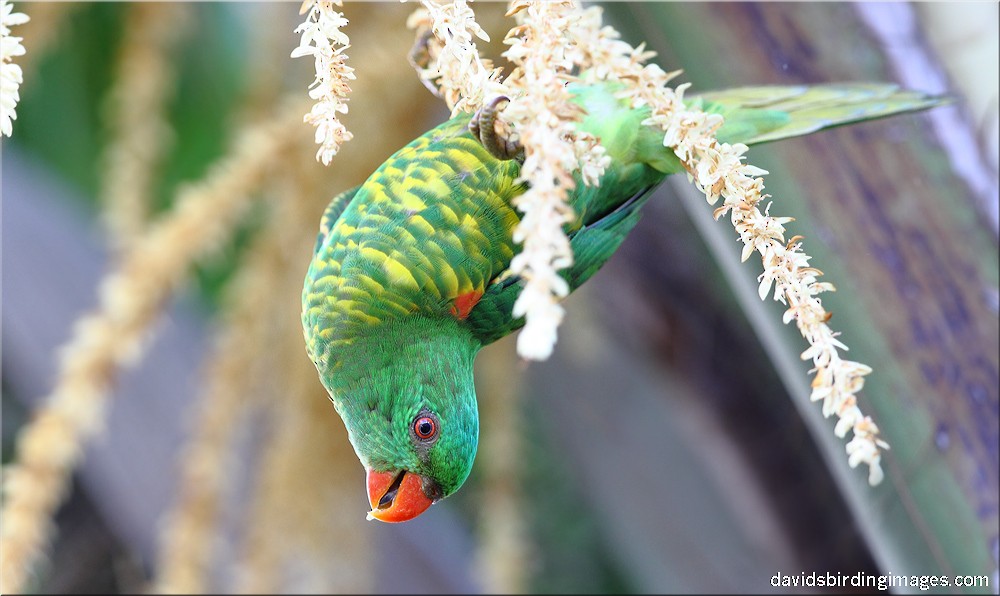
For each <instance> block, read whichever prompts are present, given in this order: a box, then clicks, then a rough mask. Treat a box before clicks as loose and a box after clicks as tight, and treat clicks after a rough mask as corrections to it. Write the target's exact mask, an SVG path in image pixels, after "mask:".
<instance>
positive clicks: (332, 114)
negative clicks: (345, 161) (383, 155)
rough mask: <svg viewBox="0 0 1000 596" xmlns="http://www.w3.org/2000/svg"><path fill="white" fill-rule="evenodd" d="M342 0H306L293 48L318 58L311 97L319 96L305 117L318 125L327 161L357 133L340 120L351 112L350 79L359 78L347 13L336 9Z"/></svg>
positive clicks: (321, 152) (321, 153)
mask: <svg viewBox="0 0 1000 596" xmlns="http://www.w3.org/2000/svg"><path fill="white" fill-rule="evenodd" d="M334 5H336V6H341V5H342V4H341V0H305V2H303V3H302V10H301V11H300V14H305V13H306V12H308V15H307V16H306V20H305V22H303V23H302V24H301V25H299V26H298V27H296V28H295V32H296V33H301V34H302V38H301V41H300V42H299V45H298V47H296V48H295V49H294V50H292V58H299V57H301V56H313V57H314V58H315V61H316V80H314V81H313V82H312V84H311V85H310V86H309V97H311V98H313V99H314V100H316V103H315V104H313V107H312V109H311V110H310V111H309V113H308V114H306V116H305V118H304V120H305V121H306V122H308V123H310V124H312V125H313V126H315V127H316V143H318V144H319V145H320V148H319V150H318V151H317V152H316V159H318V160H320V161H322V162H323V164H324V165H330V160H332V159H333V156H334V155H336V154H337V151H339V150H340V146H341V145H343V144H344V143H346V142H347V141H350V140H351V139H352V138H353V136H354V135H352V134H351V133H350V131H348V130H347V128H346V127H344V125H343V123H341V122H340V114H346V113H347V100H348V94H349V93H350V92H351V88H350V86H349V85H348V81H351V80H353V79H354V78H355V76H354V69H353V68H351V67H350V66H347V54H345V53H344V50H346V49H347V48H349V47H350V39H348V37H347V35H346V34H345V33H344V32H343V31H341V30H340V29H341V27H343V26H344V25H346V24H347V19H345V18H344V15H343V13H341V12H338V11H336V10H335V9H334Z"/></svg>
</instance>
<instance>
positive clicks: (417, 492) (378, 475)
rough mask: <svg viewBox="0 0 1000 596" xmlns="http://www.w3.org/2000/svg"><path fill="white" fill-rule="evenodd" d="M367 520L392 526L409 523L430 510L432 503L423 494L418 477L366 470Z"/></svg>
mask: <svg viewBox="0 0 1000 596" xmlns="http://www.w3.org/2000/svg"><path fill="white" fill-rule="evenodd" d="M367 481H368V502H369V503H371V506H372V510H371V511H370V512H368V519H377V520H379V521H384V522H389V523H396V522H404V521H408V520H411V519H413V518H415V517H417V516H418V515H420V514H421V513H423V512H424V511H427V508H428V507H430V506H431V505H432V504H433V503H434V500H433V499H431V498H430V497H428V496H427V495H426V494H424V488H423V478H421V477H420V476H419V475H418V474H413V473H411V472H407V471H406V470H401V471H399V472H394V471H390V472H376V471H374V470H368V478H367Z"/></svg>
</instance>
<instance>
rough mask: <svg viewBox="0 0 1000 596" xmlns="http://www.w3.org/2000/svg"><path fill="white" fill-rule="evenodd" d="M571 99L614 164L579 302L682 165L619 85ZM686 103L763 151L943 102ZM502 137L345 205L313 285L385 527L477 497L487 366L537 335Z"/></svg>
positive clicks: (315, 263)
mask: <svg viewBox="0 0 1000 596" xmlns="http://www.w3.org/2000/svg"><path fill="white" fill-rule="evenodd" d="M570 89H571V91H572V93H573V96H574V101H576V102H577V103H578V104H579V105H580V106H582V107H583V108H584V109H585V110H586V114H585V116H584V117H583V119H582V121H581V122H580V123H579V127H580V128H581V129H582V130H584V131H587V132H589V133H591V134H593V135H594V136H595V137H597V138H598V139H599V140H600V142H601V144H602V145H603V146H604V147H605V149H606V150H607V154H608V155H609V156H610V157H611V165H610V166H609V167H608V168H607V169H606V171H605V174H604V176H603V178H602V179H601V181H600V185H599V186H585V185H583V184H582V183H579V181H578V184H577V186H576V189H575V190H574V191H573V192H572V194H571V196H570V204H571V206H572V208H573V211H574V213H575V220H574V221H572V222H571V223H569V224H567V225H566V226H565V229H566V231H567V233H568V236H569V237H570V239H571V246H572V248H573V255H574V263H573V265H572V266H571V267H570V268H568V269H566V270H564V271H563V272H562V275H563V276H564V278H565V279H566V281H567V282H568V284H569V286H570V288H571V290H572V289H575V288H577V287H579V286H580V284H582V283H583V282H585V281H586V280H587V279H588V278H590V276H591V275H593V274H594V273H595V272H596V271H597V270H598V269H599V268H600V267H601V266H602V265H603V264H604V263H605V262H606V261H607V260H608V259H609V258H610V257H611V255H612V254H613V253H614V252H615V250H617V249H618V247H619V246H620V245H621V243H622V241H623V240H624V239H625V236H626V235H627V234H628V232H629V231H630V230H631V229H632V228H633V227H634V226H635V224H636V223H637V222H638V220H639V217H640V214H641V212H642V207H643V205H644V204H645V202H646V200H647V199H648V197H649V196H650V191H651V190H652V189H653V188H654V187H656V186H657V185H658V184H660V183H661V182H662V181H663V179H664V178H665V177H666V176H667V175H669V174H674V173H677V172H682V171H684V170H683V167H682V165H681V164H680V162H679V161H678V159H677V158H676V157H675V156H674V153H673V151H672V149H671V148H669V147H664V146H663V144H662V139H663V132H662V130H660V129H658V128H656V127H653V126H646V125H643V124H642V122H643V120H644V119H645V118H646V117H647V116H648V114H649V109H648V108H645V109H632V108H630V107H629V106H628V105H627V104H626V103H625V101H624V100H621V99H618V98H616V96H615V93H614V89H613V88H612V87H611V85H610V84H597V85H583V84H574V85H571V86H570ZM688 101H701V102H703V103H702V108H703V109H705V110H706V111H714V112H718V113H721V114H722V115H723V116H724V117H725V123H724V125H723V126H722V128H720V129H719V130H718V131H717V137H718V139H719V140H720V141H722V142H728V143H744V144H748V145H749V144H754V143H762V142H766V141H773V140H777V139H783V138H788V137H793V136H798V135H803V134H808V133H811V132H814V131H817V130H820V129H822V128H828V127H832V126H837V125H841V124H847V123H850V122H856V121H861V120H869V119H873V118H879V117H883V116H888V115H891V114H897V113H901V112H908V111H913V110H919V109H924V108H927V107H931V106H933V105H936V104H938V103H940V100H938V99H937V98H933V97H928V96H926V95H923V94H920V93H913V92H905V91H899V90H897V89H896V87H894V86H892V85H882V84H845V85H828V86H812V87H808V86H799V87H752V88H741V89H733V90H729V91H722V92H716V93H708V94H703V95H702V96H700V97H696V98H693V99H689V100H688ZM470 121H473V122H475V124H474V125H473V126H472V130H471V131H470ZM480 124H482V126H480ZM492 126H493V122H492V120H491V121H490V122H488V123H479V122H478V118H476V119H474V118H473V117H472V116H470V115H468V114H463V115H459V116H456V117H454V118H452V119H451V120H449V121H447V122H445V123H444V124H441V125H440V126H438V127H436V128H434V129H432V130H430V131H428V132H427V133H425V134H424V135H422V136H421V137H419V138H418V139H416V140H415V141H413V142H412V143H410V144H409V145H407V146H406V147H404V148H402V149H401V150H399V151H398V152H396V154H394V155H393V156H392V157H390V158H389V159H388V160H387V161H386V162H385V163H384V164H382V166H381V167H379V168H378V169H377V170H376V171H375V173H374V174H372V175H371V177H369V178H368V180H366V181H365V182H364V183H363V184H362V185H361V186H359V187H356V188H354V189H352V190H349V191H347V192H345V193H342V194H340V195H338V196H336V197H335V198H334V199H333V200H332V201H331V202H330V206H329V207H328V208H327V210H326V213H325V214H324V215H323V219H322V223H321V226H320V233H319V238H318V239H317V242H316V249H315V255H314V257H313V260H312V263H311V265H310V267H309V272H308V274H307V276H306V279H305V287H304V290H303V295H302V302H303V311H302V324H303V329H304V332H305V338H306V344H307V348H308V352H309V355H310V357H311V358H312V360H313V362H314V363H315V364H316V368H317V369H318V370H319V375H320V378H321V380H322V382H323V384H324V385H325V386H326V388H327V390H328V391H329V393H330V396H331V399H332V400H333V404H334V406H335V407H336V410H337V412H338V413H339V414H340V415H341V417H342V418H343V420H344V424H345V425H346V427H347V431H348V434H349V436H350V440H351V443H352V444H353V446H354V449H355V451H356V452H357V454H358V457H359V458H360V460H361V463H362V464H363V465H364V467H365V469H366V470H367V484H368V496H369V501H370V503H371V507H372V511H371V516H372V517H374V518H376V519H379V520H382V521H387V522H399V521H406V520H408V519H412V518H414V517H416V516H417V515H419V514H420V513H422V512H423V511H425V510H426V509H427V508H428V507H429V506H430V505H431V504H432V503H434V502H435V501H438V500H440V499H443V498H444V497H447V496H449V495H451V494H452V493H454V492H455V491H457V490H458V488H459V487H461V486H462V483H463V482H464V481H465V479H466V478H467V477H468V475H469V472H470V470H471V469H472V462H473V459H474V458H475V454H476V446H477V444H478V438H479V414H478V411H477V407H476V394H475V388H474V385H473V368H472V366H473V360H474V359H475V357H476V354H477V353H478V351H479V349H480V348H482V347H483V346H485V345H486V344H489V343H491V342H493V341H496V340H497V339H499V338H501V337H503V336H505V335H507V334H509V333H511V332H513V331H515V330H517V329H518V328H519V327H520V326H521V325H522V324H523V320H520V319H515V318H513V317H512V315H511V311H512V307H513V304H514V301H515V299H516V298H517V295H518V292H519V290H520V287H521V283H520V282H521V280H520V279H519V278H518V277H516V276H512V275H510V274H509V272H507V270H508V266H509V265H510V261H511V258H512V257H513V256H514V254H515V253H516V252H517V251H518V249H519V247H518V246H517V245H516V244H515V242H514V241H513V240H512V231H513V229H514V227H515V226H516V225H517V224H518V222H519V214H518V212H517V211H516V210H515V209H514V207H512V205H511V199H513V198H514V197H515V196H517V195H518V194H520V193H522V192H524V190H525V187H524V186H523V185H521V184H519V183H518V182H517V178H518V174H519V171H520V167H521V165H520V162H519V161H518V159H516V158H515V159H502V158H500V157H497V156H496V155H501V154H502V151H500V150H497V149H495V148H494V147H491V144H495V143H496V139H495V138H493V137H491V136H490V134H489V133H490V132H492V131H493V128H492ZM473 132H475V133H479V134H480V136H478V137H477V136H476V135H475V134H473ZM484 145H485V146H484ZM487 147H489V148H490V150H488V148H487ZM505 272H506V273H505Z"/></svg>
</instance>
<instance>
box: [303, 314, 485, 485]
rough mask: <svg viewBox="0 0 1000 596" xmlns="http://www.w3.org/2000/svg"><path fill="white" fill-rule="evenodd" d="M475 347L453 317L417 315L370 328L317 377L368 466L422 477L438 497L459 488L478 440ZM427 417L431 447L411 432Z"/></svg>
mask: <svg viewBox="0 0 1000 596" xmlns="http://www.w3.org/2000/svg"><path fill="white" fill-rule="evenodd" d="M480 347H481V344H480V342H479V341H478V340H477V339H476V338H475V337H473V335H472V333H471V332H470V331H469V329H468V328H467V327H465V326H464V325H461V324H460V323H459V321H458V320H456V319H454V318H452V317H428V316H420V315H416V316H412V317H401V318H397V319H392V320H387V321H385V322H383V323H382V324H380V325H375V326H373V327H372V328H371V330H370V331H369V333H366V334H363V335H358V336H357V337H355V338H354V340H353V341H352V342H351V343H350V344H348V345H345V346H342V347H341V348H340V352H341V353H340V357H341V361H342V362H343V363H344V364H343V366H342V367H341V368H340V369H338V370H337V371H336V372H333V373H329V372H326V373H324V374H322V375H321V376H322V380H323V383H324V385H326V387H327V389H328V390H329V392H330V395H331V399H332V401H333V403H334V406H335V407H336V409H337V412H338V413H339V414H340V416H341V417H342V418H343V420H344V424H345V426H346V427H347V432H348V435H349V436H350V440H351V444H352V445H353V446H354V450H355V451H356V452H357V454H358V458H359V459H360V460H361V463H362V464H364V466H365V467H366V468H370V469H373V470H377V471H387V470H406V471H408V472H413V473H416V474H420V475H422V476H425V477H427V478H430V479H433V480H435V481H437V483H438V484H439V485H440V486H441V488H442V490H443V493H444V494H443V496H448V495H450V494H452V493H454V492H455V491H456V490H458V488H459V487H461V486H462V483H464V482H465V479H466V478H467V477H468V475H469V472H470V471H471V469H472V462H473V460H474V459H475V456H476V448H477V445H478V442H479V413H478V409H477V404H476V392H475V385H474V383H473V361H474V360H475V357H476V354H477V353H478V351H479V348H480ZM426 415H430V416H433V417H434V418H435V419H436V420H437V424H438V436H437V439H436V440H435V441H434V442H433V443H430V444H427V443H424V442H422V441H420V440H419V439H418V438H417V437H416V436H415V435H414V433H413V423H414V421H415V420H416V419H417V418H420V417H422V416H426Z"/></svg>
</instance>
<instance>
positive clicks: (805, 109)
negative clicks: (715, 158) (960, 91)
mask: <svg viewBox="0 0 1000 596" xmlns="http://www.w3.org/2000/svg"><path fill="white" fill-rule="evenodd" d="M692 99H693V100H694V101H695V102H696V104H695V105H698V104H701V107H702V109H705V110H706V111H711V112H717V113H719V114H722V115H723V116H724V117H725V119H726V121H725V124H723V126H722V128H720V129H719V131H718V137H719V140H721V141H724V142H728V143H737V142H738V143H745V144H747V145H751V144H757V143H767V142H769V141H777V140H779V139H787V138H791V137H797V136H801V135H806V134H809V133H813V132H816V131H818V130H822V129H824V128H833V127H835V126H841V125H844V124H850V123H852V122H859V121H862V120H873V119H876V118H883V117H886V116H892V115H894V114H902V113H905V112H914V111H918V110H925V109H927V108H931V107H934V106H937V105H941V104H943V103H946V102H947V101H948V99H947V98H943V97H939V96H933V95H927V94H925V93H919V92H916V91H903V90H900V89H899V87H897V86H896V85H892V84H885V83H843V84H833V85H797V86H764V87H739V88H735V89H727V90H725V91H715V92H710V93H702V94H700V95H696V96H692Z"/></svg>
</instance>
